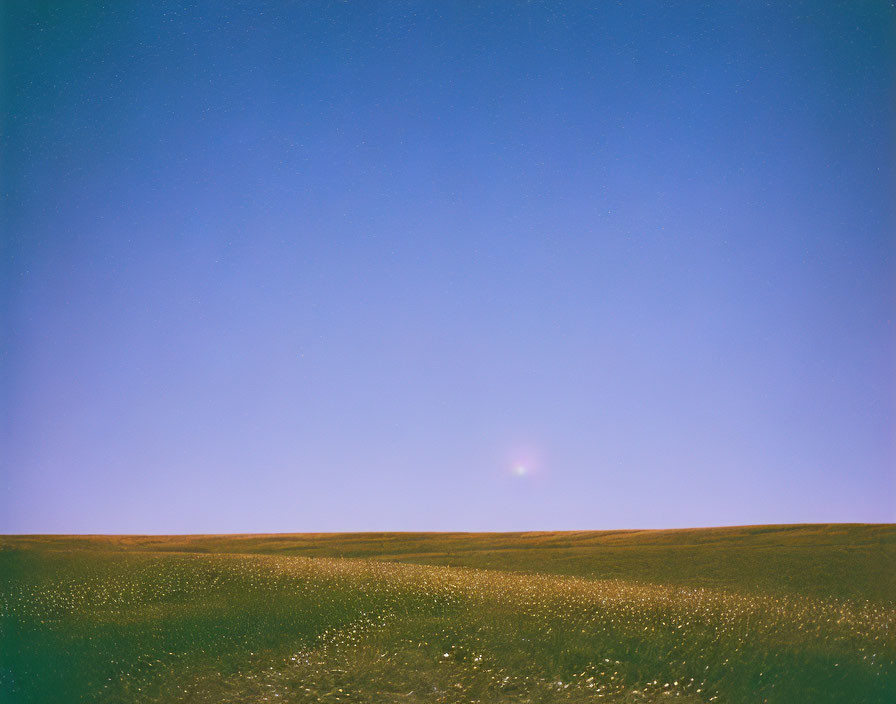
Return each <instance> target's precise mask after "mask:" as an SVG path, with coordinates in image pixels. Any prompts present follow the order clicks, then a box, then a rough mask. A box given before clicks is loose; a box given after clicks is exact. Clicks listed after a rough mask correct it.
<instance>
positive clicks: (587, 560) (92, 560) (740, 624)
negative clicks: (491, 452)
mask: <svg viewBox="0 0 896 704" xmlns="http://www.w3.org/2000/svg"><path fill="white" fill-rule="evenodd" d="M894 628H896V527H894V526H882V525H877V526H858V525H848V526H847V525H831V526H780V527H775V526H771V527H757V528H732V529H711V530H710V529H707V530H703V529H699V530H697V529H695V530H688V531H614V532H597V533H589V532H581V533H525V534H460V533H458V534H353V535H349V534H346V535H339V534H333V535H275V536H186V537H136V536H120V537H119V536H115V537H76V536H73V537H46V536H43V537H42V536H16V537H5V538H0V701H2V702H47V703H49V702H79V701H80V702H244V701H248V702H265V701H267V702H275V701H297V702H305V701H308V702H312V701H325V702H337V701H338V702H342V701H347V702H351V701H360V702H474V701H481V702H552V701H558V702H585V701H616V702H653V701H667V700H670V699H674V700H677V701H683V702H766V701H767V702H787V703H792V702H891V701H894V696H896V635H894Z"/></svg>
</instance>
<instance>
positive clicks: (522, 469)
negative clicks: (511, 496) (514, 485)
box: [513, 464, 529, 477]
mask: <svg viewBox="0 0 896 704" xmlns="http://www.w3.org/2000/svg"><path fill="white" fill-rule="evenodd" d="M528 472H529V470H528V469H526V465H524V464H518V465H514V467H513V474H514V476H517V477H525V476H526V474H528Z"/></svg>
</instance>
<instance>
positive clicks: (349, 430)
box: [0, 2, 896, 533]
mask: <svg viewBox="0 0 896 704" xmlns="http://www.w3.org/2000/svg"><path fill="white" fill-rule="evenodd" d="M50 5H52V4H43V3H28V2H11V3H4V6H3V8H2V10H0V13H3V18H2V25H0V47H2V48H0V51H2V52H3V57H2V62H0V80H2V85H0V91H2V92H0V140H2V141H0V149H2V151H0V163H2V179H3V189H2V213H0V215H2V231H3V236H2V242H0V247H2V249H0V260H2V270H0V316H2V319H3V321H2V328H0V335H2V337H0V421H2V423H0V426H2V427H0V533H218V532H304V531H355V530H537V529H544V530H561V529H610V528H661V527H687V526H712V525H734V524H756V523H798V522H891V521H896V477H894V472H896V368H894V367H896V331H894V312H896V207H894V198H893V194H894V193H896V189H894V186H896V178H894V177H896V169H894V165H896V137H894V129H893V127H894V125H896V119H894V118H896V87H894V86H896V61H894V57H896V32H894V28H896V22H894V9H893V6H892V3H890V2H846V3H830V2H819V3H770V5H771V6H770V7H766V6H765V5H760V3H716V2H707V3H694V2H682V3H660V2H634V3H625V4H618V5H617V4H610V3H593V4H592V3H568V2H530V3H491V2H485V3H470V2H456V3H451V2H446V3H435V2H423V3H418V2H392V3H375V2H370V3H358V4H355V3H314V2H309V3H289V2H239V3H214V2H208V3H196V4H194V3H187V5H186V7H179V6H180V5H181V3H167V2H160V3H142V4H139V3H134V4H119V3H112V4H111V6H109V7H101V6H100V5H99V4H93V3H77V2H74V3H59V4H57V5H56V7H55V8H53V7H50Z"/></svg>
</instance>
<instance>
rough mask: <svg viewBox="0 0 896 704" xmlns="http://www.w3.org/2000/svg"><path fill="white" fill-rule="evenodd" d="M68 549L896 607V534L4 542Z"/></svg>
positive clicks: (821, 528) (830, 530) (689, 532)
mask: <svg viewBox="0 0 896 704" xmlns="http://www.w3.org/2000/svg"><path fill="white" fill-rule="evenodd" d="M59 549H63V550H102V551H140V552H145V551H149V552H184V553H239V554H269V555H295V556H304V557H344V558H364V559H376V560H388V561H395V562H407V563H414V564H422V565H450V566H455V567H476V568H482V569H497V570H504V571H512V572H520V573H541V574H554V575H571V576H579V577H592V578H600V579H625V580H633V581H639V582H650V583H658V584H673V585H680V586H699V587H713V588H722V589H733V590H738V591H748V592H754V591H755V592H771V593H781V594H786V593H795V594H806V595H812V596H821V597H826V598H830V597H835V598H845V599H860V600H869V601H877V602H890V601H893V600H894V599H896V524H800V525H768V526H738V527H724V528H691V529H672V530H611V531H553V532H544V531H536V532H516V533H461V532H457V533H388V532H372V533H281V534H234V535H177V536H151V535H94V536H86V535H83V536H74V535H71V536H58V535H52V536H49V535H46V536H43V535H21V536H5V537H0V550H37V551H41V550H59Z"/></svg>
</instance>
